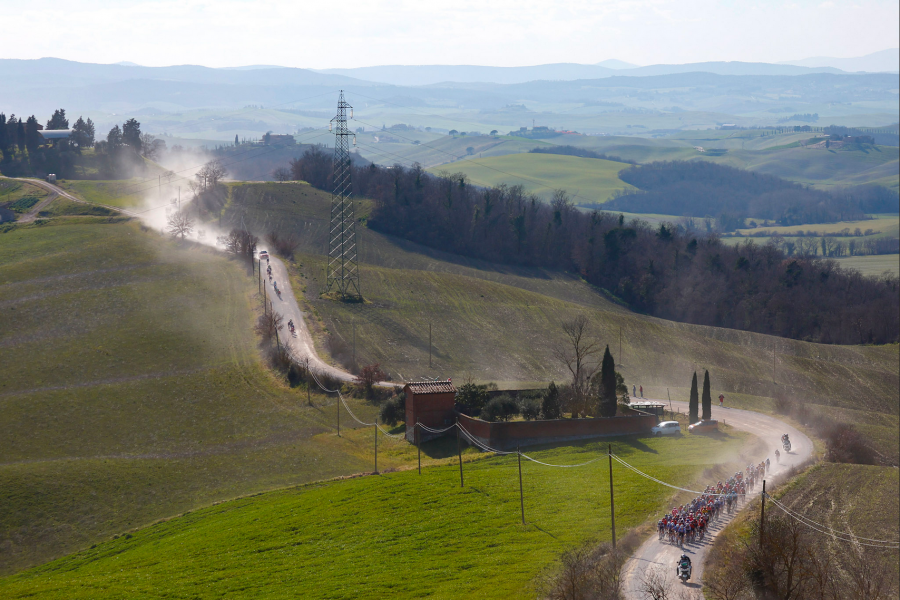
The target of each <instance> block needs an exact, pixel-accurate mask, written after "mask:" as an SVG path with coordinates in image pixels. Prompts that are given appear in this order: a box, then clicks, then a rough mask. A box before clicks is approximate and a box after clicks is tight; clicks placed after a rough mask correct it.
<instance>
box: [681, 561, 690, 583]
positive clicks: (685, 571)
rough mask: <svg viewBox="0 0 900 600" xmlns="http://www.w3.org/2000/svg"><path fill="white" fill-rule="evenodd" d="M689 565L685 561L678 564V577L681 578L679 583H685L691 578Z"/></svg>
mask: <svg viewBox="0 0 900 600" xmlns="http://www.w3.org/2000/svg"><path fill="white" fill-rule="evenodd" d="M691 570H692V569H691V565H689V564H687V563H681V564H680V565H678V579H680V580H681V583H685V582H686V581H687V580H688V579H690V578H691Z"/></svg>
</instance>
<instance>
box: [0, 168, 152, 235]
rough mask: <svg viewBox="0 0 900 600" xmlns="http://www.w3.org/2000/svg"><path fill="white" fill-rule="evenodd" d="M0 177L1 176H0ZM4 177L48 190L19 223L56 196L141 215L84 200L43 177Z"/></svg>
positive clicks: (123, 212) (133, 215) (26, 221)
mask: <svg viewBox="0 0 900 600" xmlns="http://www.w3.org/2000/svg"><path fill="white" fill-rule="evenodd" d="M0 177H2V176H0ZM4 179H14V180H16V181H25V182H27V183H30V184H32V185H36V186H38V187H41V188H43V189H45V190H47V191H48V192H50V195H49V196H48V197H47V198H45V199H44V200H42V201H41V202H39V203H38V204H37V205H36V206H34V207H33V208H32V209H31V211H29V212H28V213H27V214H26V215H24V216H23V217H21V218H20V219H18V222H19V223H29V222H31V221H33V220H34V218H35V216H36V215H37V213H38V212H39V211H41V210H43V208H44V207H45V206H47V205H48V204H50V202H52V201H53V200H54V199H55V198H56V197H57V196H62V197H63V198H66V199H67V200H71V201H72V202H78V203H80V204H93V205H96V206H102V207H104V208H108V209H110V210H115V211H117V212H120V213H122V214H125V215H128V216H131V217H140V216H141V215H140V214H138V213H136V212H133V211H130V210H128V209H127V208H122V207H120V206H109V205H107V204H100V203H99V202H87V201H86V200H82V199H81V198H78V197H77V196H73V195H72V194H70V193H69V192H67V191H66V190H64V189H62V188H61V187H59V186H58V185H53V184H52V183H48V182H46V181H44V180H43V179H33V178H31V177H5V178H4ZM32 213H33V214H32ZM29 215H30V216H31V218H30V219H27V220H26V217H28V216H29Z"/></svg>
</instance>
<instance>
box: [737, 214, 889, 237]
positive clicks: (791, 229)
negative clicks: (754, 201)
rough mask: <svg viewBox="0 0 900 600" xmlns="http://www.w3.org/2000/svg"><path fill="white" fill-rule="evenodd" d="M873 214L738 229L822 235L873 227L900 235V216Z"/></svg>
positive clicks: (879, 232) (755, 232)
mask: <svg viewBox="0 0 900 600" xmlns="http://www.w3.org/2000/svg"><path fill="white" fill-rule="evenodd" d="M871 216H872V217H874V218H872V219H866V220H864V221H840V222H839V223H814V224H809V225H788V226H775V227H762V226H760V227H757V228H755V229H738V230H737V232H740V233H741V234H742V235H745V236H750V235H759V234H765V235H767V236H768V235H775V234H778V235H781V236H795V235H796V234H797V233H798V232H800V233H803V232H807V231H814V232H816V233H817V234H819V235H820V236H821V235H829V234H837V233H841V232H842V231H844V230H847V232H848V233H850V234H852V233H853V232H854V231H856V230H857V229H859V230H860V231H861V232H865V231H867V230H869V229H871V230H872V231H873V232H874V234H875V235H877V236H879V237H897V236H898V235H900V216H898V215H871Z"/></svg>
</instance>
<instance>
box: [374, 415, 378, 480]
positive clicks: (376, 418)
mask: <svg viewBox="0 0 900 600" xmlns="http://www.w3.org/2000/svg"><path fill="white" fill-rule="evenodd" d="M375 474H376V475H378V417H375Z"/></svg>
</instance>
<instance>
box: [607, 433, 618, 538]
mask: <svg viewBox="0 0 900 600" xmlns="http://www.w3.org/2000/svg"><path fill="white" fill-rule="evenodd" d="M608 455H609V517H610V519H611V520H612V545H613V550H615V549H616V500H615V498H614V497H613V476H612V444H609V451H608Z"/></svg>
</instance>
